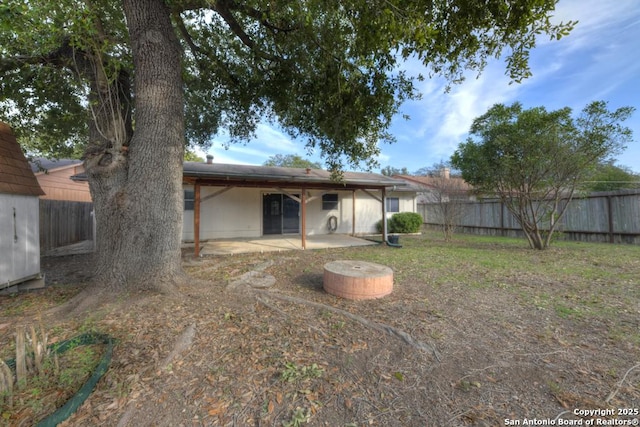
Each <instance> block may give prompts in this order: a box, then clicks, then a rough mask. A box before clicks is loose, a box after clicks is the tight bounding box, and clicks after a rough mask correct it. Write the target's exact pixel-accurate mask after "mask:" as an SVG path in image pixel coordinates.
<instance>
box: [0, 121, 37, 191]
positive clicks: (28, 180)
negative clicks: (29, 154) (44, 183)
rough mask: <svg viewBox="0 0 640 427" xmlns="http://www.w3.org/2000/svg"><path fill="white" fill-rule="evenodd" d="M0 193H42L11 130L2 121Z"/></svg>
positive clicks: (0, 126) (0, 123)
mask: <svg viewBox="0 0 640 427" xmlns="http://www.w3.org/2000/svg"><path fill="white" fill-rule="evenodd" d="M0 193H5V194H21V195H25V196H40V195H43V194H44V191H42V188H40V184H38V180H37V179H36V177H35V176H34V175H33V172H32V171H31V167H30V166H29V162H28V161H27V158H26V157H25V156H24V153H23V152H22V149H21V148H20V145H19V144H18V141H16V137H15V135H14V134H13V130H11V127H10V126H9V125H8V124H6V123H3V122H0Z"/></svg>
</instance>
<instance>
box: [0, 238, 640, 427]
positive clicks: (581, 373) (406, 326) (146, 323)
mask: <svg viewBox="0 0 640 427" xmlns="http://www.w3.org/2000/svg"><path fill="white" fill-rule="evenodd" d="M359 250H361V249H359V248H351V249H344V250H342V249H332V250H326V251H295V252H287V253H280V254H264V255H263V254H258V255H256V254H248V255H239V256H227V257H212V258H202V259H193V258H192V257H190V256H189V255H185V257H184V268H185V270H186V271H187V273H189V274H190V275H191V276H192V277H193V278H194V280H193V281H192V282H191V283H190V284H189V285H187V286H185V287H184V288H183V289H182V291H183V295H184V297H183V298H167V297H163V296H157V295H156V296H135V295H132V296H128V297H127V298H123V299H121V300H119V301H116V302H115V303H111V304H109V305H107V306H104V307H102V308H101V309H100V310H99V311H97V312H95V313H92V314H90V315H89V316H88V317H85V318H83V319H81V320H76V322H78V327H79V328H80V329H82V328H83V326H84V327H85V328H94V329H97V330H99V331H101V332H108V333H110V334H111V335H113V336H114V337H116V338H117V339H118V344H117V345H116V348H115V350H114V355H113V360H112V363H111V367H110V369H109V371H108V372H107V374H106V375H105V377H104V378H103V379H102V380H101V381H100V383H99V384H98V387H97V389H96V390H95V392H94V393H93V394H92V395H91V396H90V397H89V399H88V400H87V402H86V403H85V404H84V405H83V406H82V407H81V408H80V409H79V410H78V411H77V413H76V414H74V415H73V416H72V417H71V418H70V419H69V420H68V421H66V422H65V423H63V425H64V426H87V425H105V426H283V425H284V426H299V425H309V426H367V425H371V426H467V425H474V426H499V425H509V422H510V420H514V421H518V422H522V420H524V419H529V420H531V419H537V420H547V422H553V423H554V424H551V425H560V424H559V422H560V420H561V419H563V420H564V421H565V422H566V423H567V424H563V425H571V424H568V423H569V421H571V420H573V421H574V422H576V423H577V422H580V421H581V422H583V423H584V422H586V421H587V418H581V417H578V416H575V415H573V412H574V410H576V409H579V410H596V409H609V408H613V409H616V411H617V408H640V391H639V390H638V383H639V377H640V375H639V374H638V372H637V370H633V371H630V368H632V367H634V365H637V364H638V363H639V362H640V351H639V348H638V344H637V343H634V342H629V341H626V340H624V339H615V337H612V335H611V334H610V330H609V328H610V326H611V325H609V324H607V323H606V322H588V323H585V322H581V321H580V320H579V319H575V318H563V317H561V316H557V315H556V314H555V313H553V312H550V311H549V310H536V309H532V306H531V304H527V303H525V302H523V301H520V300H519V299H518V297H517V296H516V297H514V293H513V292H503V291H502V290H501V288H500V286H493V287H484V288H478V287H475V288H470V287H463V286H461V285H460V284H458V283H452V284H450V285H447V284H446V283H445V284H444V285H438V286H435V285H430V284H429V283H426V282H425V280H424V278H421V279H419V280H413V281H412V280H411V279H408V280H403V281H402V282H401V283H396V284H395V285H394V286H395V287H394V290H393V293H392V294H391V295H389V296H386V297H384V298H382V299H379V300H370V301H349V300H345V299H340V298H337V297H334V296H331V295H329V294H327V293H325V292H324V291H323V289H322V266H323V265H324V263H326V262H329V261H333V260H335V259H344V258H348V257H349V256H350V254H352V253H353V252H352V251H359ZM367 250H369V251H371V250H376V249H367ZM377 250H379V251H385V250H389V249H388V248H387V249H385V248H379V249H377ZM380 256H384V254H383V253H382V252H381V254H380ZM89 263H90V257H89V256H88V255H81V256H72V257H59V258H46V259H44V261H43V267H42V268H43V270H44V271H45V272H46V274H47V277H48V278H49V280H50V282H60V283H65V284H66V285H65V286H72V285H73V284H74V283H83V281H84V280H85V279H86V271H87V266H88V264H89ZM250 271H254V272H256V273H254V275H253V276H252V277H253V280H257V279H265V280H266V279H269V278H271V277H273V278H274V279H275V284H274V285H273V286H271V287H268V288H264V289H258V288H254V287H252V286H251V283H250V282H251V280H248V281H243V280H242V277H243V276H242V275H243V274H245V273H247V272H250ZM509 280H512V281H517V282H518V283H519V286H522V287H535V286H540V283H537V281H536V278H535V277H527V276H526V275H524V276H523V277H517V278H510V279H509ZM561 285H562V284H558V286H561ZM50 289H51V290H50V291H47V292H54V291H53V289H55V287H53V288H50ZM303 301H308V302H311V303H314V304H313V305H311V304H305V303H303ZM319 304H322V305H319ZM340 310H342V311H346V312H348V313H349V314H350V316H346V315H344V313H343V312H341V311H340ZM620 316H621V321H624V322H629V323H630V324H632V325H635V326H633V327H635V328H638V327H640V326H639V324H638V314H637V313H634V312H633V311H630V312H626V311H624V310H621V313H620ZM4 321H7V320H6V319H5V320H4ZM0 323H1V322H0ZM7 330H8V328H7ZM394 331H395V332H400V334H398V333H393V332H394ZM402 333H404V334H406V335H403V334H402ZM625 372H627V373H628V376H627V378H623V375H624V374H625ZM623 380H624V381H623ZM607 399H608V400H607ZM597 418H598V420H600V421H603V420H605V421H606V420H607V419H611V418H612V417H609V416H599V417H597ZM305 422H308V424H305ZM511 425H517V424H511ZM521 425H522V424H521ZM525 425H526V424H525ZM533 425H538V424H533ZM540 425H542V424H540ZM544 425H547V424H544ZM578 425H585V424H578ZM594 425H595V424H594Z"/></svg>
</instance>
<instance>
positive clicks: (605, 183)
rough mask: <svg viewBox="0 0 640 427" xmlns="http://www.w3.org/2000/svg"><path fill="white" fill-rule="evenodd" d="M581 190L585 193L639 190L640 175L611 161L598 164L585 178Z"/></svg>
mask: <svg viewBox="0 0 640 427" xmlns="http://www.w3.org/2000/svg"><path fill="white" fill-rule="evenodd" d="M586 179H587V180H586V181H585V182H584V185H583V188H584V189H585V190H587V191H615V190H625V189H632V188H640V174H637V173H634V172H633V171H632V170H631V169H629V168H627V167H625V166H619V165H616V164H614V162H613V161H607V162H604V163H600V164H599V165H598V166H596V167H595V169H594V170H593V172H592V173H591V174H590V175H589V176H587V177H586Z"/></svg>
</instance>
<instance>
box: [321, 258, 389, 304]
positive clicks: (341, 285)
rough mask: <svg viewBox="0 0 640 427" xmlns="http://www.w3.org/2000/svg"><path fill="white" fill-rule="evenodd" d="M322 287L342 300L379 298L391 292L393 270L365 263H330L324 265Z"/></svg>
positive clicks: (342, 261)
mask: <svg viewBox="0 0 640 427" xmlns="http://www.w3.org/2000/svg"><path fill="white" fill-rule="evenodd" d="M323 286H324V290H325V291H327V292H328V293H330V294H332V295H336V296H339V297H342V298H347V299H352V300H362V299H373V298H381V297H383V296H385V295H389V294H390V293H391V291H393V270H391V269H390V268H389V267H385V266H384V265H380V264H374V263H372V262H366V261H353V260H341V261H332V262H329V263H327V264H325V265H324V278H323Z"/></svg>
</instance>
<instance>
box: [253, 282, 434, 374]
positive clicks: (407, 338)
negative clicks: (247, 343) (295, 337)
mask: <svg viewBox="0 0 640 427" xmlns="http://www.w3.org/2000/svg"><path fill="white" fill-rule="evenodd" d="M254 292H256V293H259V294H261V295H264V296H267V297H273V298H275V299H280V300H283V301H289V302H294V303H296V304H304V305H309V306H312V307H315V308H319V309H322V310H329V311H331V312H333V313H337V314H340V315H342V316H345V317H347V318H349V319H351V320H354V321H356V322H358V323H360V324H362V325H364V326H366V327H368V328H371V329H373V330H375V331H379V332H383V333H386V334H388V335H391V336H393V337H395V338H398V339H400V340H402V341H404V342H405V343H406V344H408V345H410V346H411V347H413V348H415V349H417V350H420V351H424V352H426V353H431V354H432V355H433V357H435V359H436V360H437V361H438V362H440V361H441V358H440V353H439V352H438V350H437V349H436V348H435V347H433V346H431V345H429V344H426V343H423V342H421V341H417V340H416V339H414V338H413V337H412V336H411V335H409V334H408V333H406V332H404V331H401V330H399V329H396V328H394V327H393V326H390V325H386V324H384V323H376V322H372V321H370V320H368V319H365V318H364V317H361V316H358V315H356V314H353V313H349V312H348V311H345V310H342V309H339V308H336V307H332V306H330V305H326V304H321V303H318V302H313V301H308V300H305V299H302V298H296V297H292V296H288V295H280V294H275V293H272V292H268V291H261V290H257V289H254ZM258 301H259V302H261V303H262V304H264V305H266V306H267V307H269V308H272V307H271V305H270V304H268V303H266V302H265V301H264V300H262V299H259V300H258ZM276 311H279V312H282V310H280V309H278V310H276Z"/></svg>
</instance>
